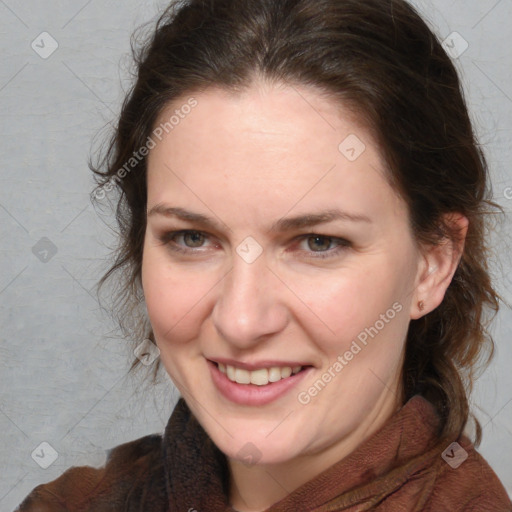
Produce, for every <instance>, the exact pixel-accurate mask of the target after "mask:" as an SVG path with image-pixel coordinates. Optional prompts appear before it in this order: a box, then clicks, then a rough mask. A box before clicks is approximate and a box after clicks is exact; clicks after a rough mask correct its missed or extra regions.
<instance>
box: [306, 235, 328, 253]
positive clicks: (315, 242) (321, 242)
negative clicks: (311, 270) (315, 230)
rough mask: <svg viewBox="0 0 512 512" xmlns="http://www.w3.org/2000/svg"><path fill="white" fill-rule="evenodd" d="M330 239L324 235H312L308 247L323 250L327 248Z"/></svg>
mask: <svg viewBox="0 0 512 512" xmlns="http://www.w3.org/2000/svg"><path fill="white" fill-rule="evenodd" d="M330 244H331V241H330V239H329V238H327V237H324V236H314V237H311V238H310V239H309V242H308V245H309V248H310V249H311V250H313V251H323V250H324V251H325V250H327V249H329V246H330Z"/></svg>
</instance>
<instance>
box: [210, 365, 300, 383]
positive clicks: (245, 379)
mask: <svg viewBox="0 0 512 512" xmlns="http://www.w3.org/2000/svg"><path fill="white" fill-rule="evenodd" d="M219 370H220V371H221V372H222V373H224V374H225V375H226V376H227V378H228V379H229V380H230V381H232V382H237V383H238V384H256V385H257V386H265V385H267V384H268V383H269V382H277V381H278V380H281V379H286V378H288V377H289V376H290V375H292V374H293V375H295V374H296V373H299V372H300V371H301V370H302V366H295V367H294V368H292V367H291V366H283V367H282V368H280V367H278V366H273V367H272V368H261V369H260V370H254V371H252V372H250V371H248V370H243V369H242V368H235V367H234V366H230V365H223V364H222V363H219Z"/></svg>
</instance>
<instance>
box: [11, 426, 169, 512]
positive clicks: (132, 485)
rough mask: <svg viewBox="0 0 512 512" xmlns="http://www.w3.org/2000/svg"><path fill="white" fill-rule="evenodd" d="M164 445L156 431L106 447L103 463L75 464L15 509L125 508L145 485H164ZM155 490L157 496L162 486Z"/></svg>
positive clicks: (37, 511) (100, 511) (31, 511)
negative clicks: (94, 464)
mask: <svg viewBox="0 0 512 512" xmlns="http://www.w3.org/2000/svg"><path fill="white" fill-rule="evenodd" d="M161 448H162V436H160V435H156V434H155V435H150V436H145V437H142V438H140V439H136V440H135V441H130V442H129V443H125V444H122V445H119V446H117V447H115V448H113V449H111V450H108V451H107V460H106V462H105V465H104V466H103V467H101V468H93V467H90V466H80V467H72V468H70V469H68V470H67V471H66V472H65V473H63V474H62V475H61V476H60V477H59V478H57V479H56V480H53V481H52V482H49V483H47V484H43V485H39V486H38V487H36V488H35V489H34V490H33V491H32V492H31V493H30V494H29V495H28V496H27V498H25V500H24V501H23V503H22V504H21V505H20V506H19V507H18V509H17V510H16V512H47V511H48V512H50V511H51V512H61V511H62V512H88V511H91V512H92V511H93V510H94V512H103V511H105V512H107V511H114V510H124V505H125V504H126V501H127V498H128V496H129V497H130V499H133V500H137V499H142V498H141V495H142V494H143V489H144V488H146V487H148V486H149V485H151V486H152V487H153V488H155V487H162V486H163V485H164V483H163V470H162V454H161ZM163 490H164V489H160V492H163ZM154 491H156V496H158V494H159V490H158V489H154ZM121 504H123V505H122V506H121Z"/></svg>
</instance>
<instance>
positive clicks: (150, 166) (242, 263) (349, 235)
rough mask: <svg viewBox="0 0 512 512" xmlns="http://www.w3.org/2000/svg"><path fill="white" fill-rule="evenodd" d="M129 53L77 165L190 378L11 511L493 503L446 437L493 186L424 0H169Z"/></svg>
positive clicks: (173, 365)
mask: <svg viewBox="0 0 512 512" xmlns="http://www.w3.org/2000/svg"><path fill="white" fill-rule="evenodd" d="M137 62H138V76H137V81H136V83H135V86H134V88H133V90H132V91H131V93H130V94H129V96H128V98H127V100H126V102H125V103H124V106H123V110H122V113H121V116H120V120H119V124H118V128H117V131H116V133H115V136H114V138H113V140H112V143H111V146H110V151H109V153H108V154H107V156H106V158H105V162H104V164H105V168H104V170H102V169H96V170H95V172H96V174H97V176H98V180H99V187H98V189H97V190H96V196H97V197H103V196H104V195H105V194H106V193H109V192H110V191H111V190H113V189H116V190H118V191H119V192H120V196H119V205H118V210H117V212H118V220H119V224H120V228H121V239H120V246H119V252H118V255H117V260H116V262H115V265H114V267H113V268H112V270H111V271H110V272H109V274H107V276H106V278H109V277H112V276H115V275H119V276H121V278H122V279H123V283H124V288H123V289H122V293H121V295H120V301H119V302H118V303H117V307H118V310H121V311H122V312H123V313H124V315H125V319H127V318H129V319H130V322H132V323H131V324H129V323H128V321H127V320H126V324H127V325H133V324H136V327H137V326H138V327H139V328H140V329H141V330H144V329H148V331H147V332H145V333H144V334H141V336H143V335H145V336H147V337H148V339H149V340H151V341H152V342H153V343H154V344H155V345H156V347H157V348H158V350H159V354H160V360H161V362H162V363H163V365H164V367H165V369H166V371H167V372H168V374H169V375H170V376H171V378H172V379H173V381H174V383H175V385H176V386H177V388H178V389H179V391H180V393H181V394H182V397H183V398H182V399H181V400H180V401H179V402H178V404H177V406H176V408H175V410H174V412H173V414H172V416H171V418H170V420H169V424H168V426H167V428H166V431H165V434H164V435H163V436H158V435H153V436H147V437H145V438H142V439H139V440H136V441H133V442H131V443H128V444H125V445H121V446H119V447H117V448H115V449H113V450H112V451H111V452H110V454H109V457H108V460H107V462H106V465H105V466H104V467H103V468H101V469H93V468H89V467H82V468H72V469H70V470H68V471H67V472H66V473H64V474H63V475H62V476H61V477H60V478H59V479H57V480H55V481H54V482H51V483H49V484H47V485H43V486H39V487H37V488H36V489H35V490H34V491H33V492H32V493H31V495H30V496H29V497H27V499H26V500H25V501H24V503H23V504H22V505H21V506H20V508H19V510H20V511H23V512H25V511H35V510H52V511H57V510H62V511H64V510H67V511H95V512H98V511H107V510H112V511H114V510H116V511H121V510H123V511H125V510H126V511H135V510H137V511H139V510H144V511H157V510H158V511H168V510H169V511H187V510H188V511H193V510H197V511H206V510H208V511H228V510H229V511H232V510H237V511H241V512H242V511H244V512H248V511H262V510H269V511H276V512H277V511H291V510H293V511H296V510H316V511H334V510H336V511H341V510H343V511H353V512H355V511H363V510H379V511H432V512H433V511H436V512H437V511H441V510H451V511H465V512H468V511H491V510H492V511H498V510H499V511H510V510H512V503H511V502H510V500H509V498H508V496H507V494H506V491H505V489H504V488H503V486H502V484H501V483H500V481H499V480H498V478H497V476H496V475H495V474H494V472H493V471H492V469H491V468H490V467H489V465H488V464H487V463H486V462H485V460H483V459H482V457H481V456H480V455H479V454H478V453H477V452H476V451H475V448H474V445H473V444H472V443H471V441H470V440H469V439H468V437H467V436H466V435H465V434H464V428H465V427H466V425H467V423H468V418H469V405H468V395H469V393H470V390H471V384H472V382H473V371H474V369H475V364H476V361H477V359H478V357H479V356H480V355H481V354H482V353H483V352H484V351H485V349H486V347H487V348H492V340H491V339H490V337H489V336H488V334H487V331H486V329H485V323H484V320H485V313H486V310H489V309H491V310H494V311H496V310H497V309H498V297H497V294H496V293H495V291H494V289H493V287H492V285H491V282H490V279H489V275H488V272H487V266H486V246H485V240H484V233H485V228H486V222H487V220H486V217H485V213H486V212H488V211H489V209H490V208H492V207H495V206H496V205H495V204H494V203H492V202H491V201H490V199H489V192H488V182H487V180H488V176H487V168H486V163H485V159H484V156H483V155H482V153H481V152H480V150H479V148H478V145H477V142H476V140H475V137H474V135H473V131H472V127H471V124H470V121H469V117H468V113H467V109H466V105H465V102H464V99H463V95H462V91H461V86H460V83H459V80H458V77H457V73H456V71H455V69H454V66H453V65H452V63H451V61H450V59H449V57H448V56H447V54H446V53H445V51H444V50H443V48H442V46H441V44H440V43H439V42H438V40H437V39H436V38H435V36H434V35H433V34H432V32H431V31H430V29H429V28H428V27H427V26H426V24H425V23H424V22H423V21H422V20H421V18H420V17H419V16H418V14H417V13H416V12H415V11H414V10H413V9H412V8H411V6H409V5H408V4H407V3H406V2H404V1H403V0H364V1H361V0H315V1H313V0H280V1H276V0H236V1H235V0H211V1H208V2H206V1H204V0H187V1H184V2H181V3H179V4H175V5H173V6H171V7H169V9H168V10H167V11H166V12H165V13H164V14H163V16H162V17H161V19H160V21H159V23H158V26H157V29H156V31H155V32H154V34H153V37H152V39H151V41H150V42H149V43H148V44H147V45H146V46H145V47H144V48H143V49H142V50H141V52H140V54H139V58H138V61H137ZM142 299H143V302H144V305H145V306H146V308H147V317H143V316H141V317H140V318H139V319H138V320H137V317H136V321H135V322H133V318H134V317H133V315H134V314H135V312H136V311H137V307H138V306H139V303H140V302H141V300H142ZM119 308H121V309H119ZM155 350H156V348H154V347H149V350H148V351H147V354H148V356H147V357H151V354H152V352H154V351H155ZM141 359H142V358H141ZM480 435H481V432H480V428H479V426H478V424H477V430H476V439H475V443H476V444H478V442H479V441H480Z"/></svg>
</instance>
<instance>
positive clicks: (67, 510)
mask: <svg viewBox="0 0 512 512" xmlns="http://www.w3.org/2000/svg"><path fill="white" fill-rule="evenodd" d="M438 421H439V418H438V416H437V414H436V412H435V409H434V407H433V406H432V405H431V404H430V403H429V402H427V401H426V400H425V399H424V398H423V397H421V396H420V395H416V396H414V397H413V398H411V399H410V400H409V401H408V402H407V403H406V404H405V405H404V407H402V408H401V409H400V411H398V412H397V413H396V414H395V415H394V416H392V417H391V418H390V420H389V421H388V422H387V423H386V425H384V427H383V428H381V429H380V430H379V431H378V432H377V433H375V434H374V435H373V436H372V437H370V438H369V439H368V440H367V441H365V442H364V443H363V444H362V445H360V446H359V447H358V448H357V449H356V450H355V451H353V452H352V453H351V454H350V455H349V456H348V457H346V458H344V459H343V460H341V461H339V462H338V463H337V464H335V465H333V466H332V467H330V468H329V469H327V470H326V471H324V472H323V473H322V474H320V475H318V476H317V477H316V478H314V479H313V480H311V481H309V482H308V483H306V484H304V485H303V486H301V487H300V488H298V489H297V490H295V491H294V492H293V493H291V494H290V495H288V496H287V497H286V498H284V499H283V500H281V501H280V502H279V503H276V504H274V505H273V506H272V507H270V508H269V509H268V512H297V511H315V512H337V511H347V512H362V511H369V510H372V511H373V510H375V511H378V512H420V511H422V512H445V511H449V512H511V511H512V503H511V501H510V499H509V498H508V495H507V493H506V491H505V489H504V487H503V485H502V484H501V482H500V481H499V479H498V477H497V476H496V474H495V473H494V472H493V470H492V469H491V468H490V466H489V465H488V464H487V462H486V461H485V460H484V459H483V458H482V457H481V456H480V455H479V454H478V453H477V452H476V451H475V449H474V447H473V446H472V444H471V442H470V441H469V440H468V439H467V438H466V437H462V438H461V439H459V440H458V443H459V444H460V445H461V446H462V448H464V449H465V450H466V452H467V453H468V458H467V460H465V461H464V462H463V463H462V464H461V465H460V466H459V467H458V468H457V469H453V468H452V467H451V466H450V465H449V464H447V463H446V462H445V460H444V459H443V458H442V457H441V454H442V452H443V451H444V450H445V449H446V448H447V447H448V445H449V444H450V441H449V440H447V441H443V442H438V441H437V440H436V437H435V431H436V426H437V424H438ZM228 475H229V472H228V467H227V463H226V459H225V457H224V455H223V454H222V453H221V452H220V451H219V450H218V449H217V447H216V446H215V445H214V444H213V442H212V441H211V440H210V439H209V437H208V436H207V434H206V433H205V432H204V430H203V429H202V428H201V426H200V425H199V423H198V422H197V421H196V420H195V418H194V417H193V416H192V414H191V413H190V410H189V408H188V407H187V405H186V403H185V402H184V400H183V399H181V400H180V401H179V402H178V404H177V405H176V408H175V409H174V412H173V414H172V416H171V418H170V420H169V423H168V425H167V428H166V430H165V434H164V436H163V437H162V436H158V435H152V436H146V437H143V438H141V439H138V440H136V441H132V442H130V443H126V444H123V445H120V446H118V447H116V448H114V449H113V450H111V451H110V452H109V454H108V459H107V463H106V465H105V466H104V467H103V468H100V469H94V468H91V467H74V468H71V469H69V470H68V471H66V472H65V473H64V474H63V475H62V476H61V477H60V478H58V479H57V480H54V481H53V482H50V483H49V484H46V485H40V486H38V487H36V488H35V489H34V490H33V491H32V493H31V494H30V495H29V496H28V497H27V498H26V499H25V501H24V502H23V503H22V504H21V505H20V507H19V508H18V511H19V512H114V511H115V512H189V511H191V510H195V511H197V512H233V509H232V508H231V507H230V506H229V503H228V499H227V494H228V492H227V489H228V483H229V477H228Z"/></svg>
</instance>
